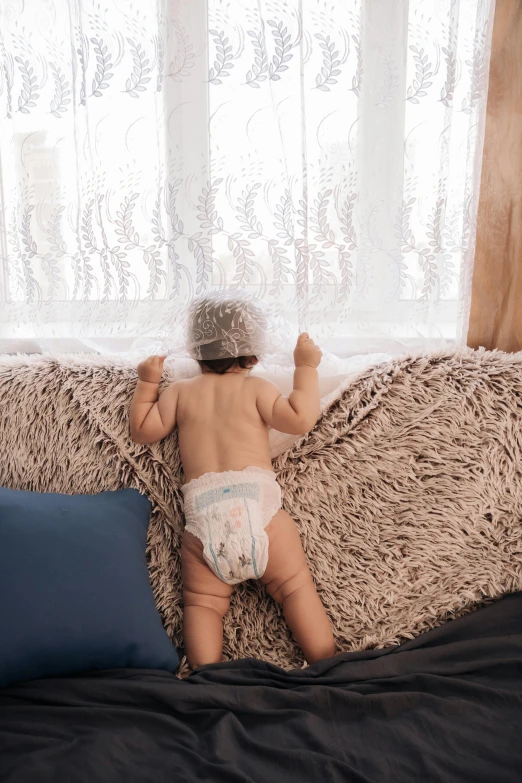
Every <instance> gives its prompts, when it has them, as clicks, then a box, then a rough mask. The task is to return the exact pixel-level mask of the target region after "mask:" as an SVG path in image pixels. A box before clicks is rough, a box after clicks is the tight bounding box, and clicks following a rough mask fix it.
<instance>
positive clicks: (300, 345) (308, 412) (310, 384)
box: [257, 332, 322, 435]
mask: <svg viewBox="0 0 522 783" xmlns="http://www.w3.org/2000/svg"><path fill="white" fill-rule="evenodd" d="M321 356H322V354H321V350H320V348H319V347H318V346H317V345H315V343H314V341H313V340H311V339H310V338H309V337H308V334H307V333H306V332H303V334H300V335H299V337H298V340H297V345H296V348H295V351H294V361H295V372H294V388H293V391H292V392H291V394H290V395H289V396H288V397H283V395H282V394H281V391H280V390H279V389H278V388H277V386H276V385H275V384H273V383H270V381H263V382H262V384H261V385H260V391H259V396H258V399H257V408H258V411H259V413H260V414H261V417H262V419H263V420H264V421H265V422H266V423H267V424H268V425H269V426H270V427H273V428H274V429H275V430H279V432H286V433H289V434H292V435H304V433H305V432H308V431H309V430H311V429H312V427H313V426H314V424H315V423H316V421H317V419H318V418H319V414H320V412H321V407H320V397H319V375H318V372H317V367H318V366H319V362H320V361H321Z"/></svg>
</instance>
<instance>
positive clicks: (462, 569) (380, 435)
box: [0, 351, 522, 667]
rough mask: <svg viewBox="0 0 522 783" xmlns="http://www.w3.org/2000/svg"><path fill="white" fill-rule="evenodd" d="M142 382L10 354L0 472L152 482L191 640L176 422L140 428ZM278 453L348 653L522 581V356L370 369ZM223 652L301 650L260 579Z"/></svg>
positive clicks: (157, 528) (0, 408)
mask: <svg viewBox="0 0 522 783" xmlns="http://www.w3.org/2000/svg"><path fill="white" fill-rule="evenodd" d="M135 380H136V374H135V370H134V368H133V366H131V365H130V364H129V363H128V362H126V361H122V360H114V359H110V360H109V359H107V358H101V357H98V356H96V357H81V358H80V357H71V356H62V357H59V358H49V357H41V356H36V357H26V356H22V357H20V356H18V357H0V449H1V455H2V457H1V468H0V484H2V485H4V486H8V487H12V488H16V489H30V490H37V491H44V492H67V493H94V492H99V491H101V490H107V489H117V488H119V487H137V488H139V489H140V490H142V491H143V492H145V493H146V494H147V495H148V496H149V498H150V499H151V500H152V502H153V507H154V510H153V515H152V520H151V525H150V532H149V558H150V575H151V582H152V586H153V589H154V594H155V596H156V601H157V605H158V608H159V610H160V611H161V613H162V616H163V619H164V622H165V626H166V628H167V630H168V632H169V633H170V634H171V635H172V638H173V640H174V642H175V644H176V645H178V646H181V645H182V635H181V610H182V605H181V578H180V564H179V543H180V535H181V532H182V529H183V517H182V512H181V508H182V507H181V493H180V484H181V481H182V474H181V468H180V463H179V457H178V451H177V448H176V435H173V436H171V437H169V438H168V439H166V440H165V441H164V442H162V443H160V444H157V445H154V446H152V447H144V446H138V445H136V444H134V443H133V442H132V441H131V440H130V437H129V431H128V410H129V403H130V399H131V396H132V393H133V389H134V384H135ZM195 447H197V446H195ZM274 465H275V469H276V471H277V473H278V477H279V481H280V483H281V486H282V488H283V497H284V507H285V508H286V509H287V510H288V511H289V512H290V514H291V515H292V516H293V517H294V519H295V520H296V522H297V524H298V526H299V529H300V531H301V535H302V540H303V544H304V547H305V550H306V553H307V556H308V559H309V561H310V566H311V569H312V572H313V575H314V578H315V580H316V583H317V587H318V590H319V592H320V594H321V597H322V599H323V601H324V603H325V605H326V607H327V610H328V612H329V614H330V617H331V618H332V621H333V624H334V629H335V635H336V638H337V642H338V644H339V648H340V649H344V650H350V649H357V648H361V647H368V646H383V645H389V644H394V643H397V642H398V641H400V640H402V639H406V638H409V637H411V636H414V635H416V634H418V633H419V632H420V631H424V630H426V629H428V628H431V627H433V626H435V625H437V624H439V623H440V622H442V621H443V620H444V619H446V618H449V617H454V616H456V615H458V614H461V613H463V612H465V611H469V610H471V609H473V608H474V607H476V606H477V604H479V603H480V602H483V601H485V600H488V599H492V598H495V597H498V596H500V595H502V594H503V593H506V592H510V591H514V590H517V589H522V524H521V519H522V355H520V354H519V355H507V354H502V353H496V352H493V353H489V352H484V351H482V352H471V351H469V352H467V351H466V352H464V353H462V354H444V355H435V356H431V357H410V358H406V359H401V360H397V361H393V362H391V363H390V364H387V365H381V366H379V367H376V368H372V369H371V370H368V371H366V372H365V373H364V374H363V375H361V376H360V377H359V379H358V380H356V381H355V382H354V383H353V384H352V385H351V386H350V387H349V388H348V389H347V390H346V391H345V392H343V394H342V395H341V396H340V398H339V399H337V400H336V401H334V402H333V403H332V404H331V406H330V407H329V408H328V409H327V410H326V411H325V413H324V415H323V416H322V418H321V420H320V421H319V423H318V424H317V426H316V428H315V429H314V430H313V432H311V433H310V434H309V435H307V436H305V437H303V438H301V439H300V440H299V441H298V442H297V443H296V444H295V445H294V446H293V447H292V448H291V449H290V451H288V452H286V453H285V454H282V455H281V456H280V457H279V458H278V459H277V460H276V461H275V463H274ZM225 655H226V657H245V656H255V657H259V658H263V659H265V660H267V661H272V662H274V663H278V664H281V665H282V666H285V667H288V666H295V665H299V664H300V663H301V657H300V653H299V651H298V649H297V648H296V646H295V645H294V643H293V642H292V640H291V638H290V635H289V633H288V630H287V628H286V625H285V623H284V620H283V619H282V616H281V612H280V610H279V608H278V607H276V606H275V605H274V604H273V603H272V601H271V600H270V599H269V598H268V597H267V596H266V594H265V592H264V590H263V589H262V588H261V587H259V586H258V585H256V584H244V585H241V586H240V587H238V588H237V589H236V591H235V594H234V597H233V601H232V607H231V611H230V614H229V616H228V617H227V620H226V625H225Z"/></svg>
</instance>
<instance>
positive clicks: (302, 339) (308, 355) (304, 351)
mask: <svg viewBox="0 0 522 783" xmlns="http://www.w3.org/2000/svg"><path fill="white" fill-rule="evenodd" d="M322 355H323V353H322V351H321V349H320V348H319V346H318V345H316V344H315V343H314V341H313V340H312V339H311V338H310V337H309V336H308V332H303V333H302V334H300V335H299V337H298V338H297V345H296V346H295V350H294V362H295V366H296V367H318V366H319V363H320V361H321V357H322Z"/></svg>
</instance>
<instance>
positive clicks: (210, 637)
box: [181, 532, 232, 669]
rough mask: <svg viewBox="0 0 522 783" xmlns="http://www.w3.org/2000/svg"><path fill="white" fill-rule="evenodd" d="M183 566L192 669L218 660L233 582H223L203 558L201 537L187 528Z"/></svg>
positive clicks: (185, 633)
mask: <svg viewBox="0 0 522 783" xmlns="http://www.w3.org/2000/svg"><path fill="white" fill-rule="evenodd" d="M181 562H182V569H183V603H184V609H183V637H184V643H185V652H186V653H187V658H188V662H189V665H190V667H191V668H192V669H195V668H196V667H197V666H204V665H205V664H207V663H219V662H220V661H221V655H222V648H223V617H224V616H225V614H226V613H227V610H228V607H229V605H230V596H231V594H232V586H231V585H228V584H226V583H225V582H222V581H221V579H219V578H218V577H217V576H216V575H215V574H214V573H213V572H212V571H211V570H210V568H209V567H208V565H207V564H206V563H205V560H204V558H203V545H202V543H201V541H199V539H197V538H196V537H195V536H193V535H191V533H187V532H185V533H184V534H183V541H182V543H181Z"/></svg>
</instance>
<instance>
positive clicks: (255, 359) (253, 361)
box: [252, 356, 259, 367]
mask: <svg viewBox="0 0 522 783" xmlns="http://www.w3.org/2000/svg"><path fill="white" fill-rule="evenodd" d="M256 364H259V359H258V358H257V356H252V367H255V366H256Z"/></svg>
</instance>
